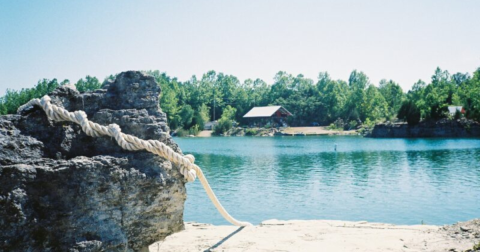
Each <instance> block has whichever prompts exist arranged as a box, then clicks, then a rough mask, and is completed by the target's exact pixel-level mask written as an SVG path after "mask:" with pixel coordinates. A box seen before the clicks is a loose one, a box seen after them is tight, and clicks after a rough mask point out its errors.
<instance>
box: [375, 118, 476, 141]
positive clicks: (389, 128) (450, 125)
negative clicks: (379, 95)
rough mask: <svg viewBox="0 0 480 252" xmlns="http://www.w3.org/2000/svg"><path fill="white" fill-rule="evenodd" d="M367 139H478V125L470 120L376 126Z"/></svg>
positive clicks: (443, 120) (444, 120)
mask: <svg viewBox="0 0 480 252" xmlns="http://www.w3.org/2000/svg"><path fill="white" fill-rule="evenodd" d="M367 136H368V137H377V138H382V137H383V138H387V137H393V138H395V137H397V138H414V137H480V123H478V122H474V121H471V120H466V119H460V120H448V119H442V120H439V121H437V122H433V121H428V122H421V123H420V124H418V125H415V126H409V125H408V124H406V123H395V124H377V125H375V127H374V128H373V130H372V132H371V133H370V134H368V135H367Z"/></svg>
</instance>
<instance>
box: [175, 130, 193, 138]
mask: <svg viewBox="0 0 480 252" xmlns="http://www.w3.org/2000/svg"><path fill="white" fill-rule="evenodd" d="M176 133H177V136H179V137H186V136H188V135H190V132H189V131H188V130H186V129H178V130H177V131H176Z"/></svg>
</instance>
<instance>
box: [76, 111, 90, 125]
mask: <svg viewBox="0 0 480 252" xmlns="http://www.w3.org/2000/svg"><path fill="white" fill-rule="evenodd" d="M73 113H74V114H75V118H76V119H77V121H78V123H80V124H81V123H82V122H83V121H84V120H85V119H86V118H87V113H85V112H83V111H81V110H77V111H75V112H73Z"/></svg>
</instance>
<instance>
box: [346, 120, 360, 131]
mask: <svg viewBox="0 0 480 252" xmlns="http://www.w3.org/2000/svg"><path fill="white" fill-rule="evenodd" d="M357 126H358V122H357V121H355V120H351V121H350V122H348V129H347V130H351V129H355V128H356V127H357Z"/></svg>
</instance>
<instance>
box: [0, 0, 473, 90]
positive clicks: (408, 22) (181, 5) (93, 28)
mask: <svg viewBox="0 0 480 252" xmlns="http://www.w3.org/2000/svg"><path fill="white" fill-rule="evenodd" d="M479 10H480V1H479V0H462V1H454V0H451V1H446V0H411V1H410V0H403V1H388V0H376V1H358V0H340V1H338V0H336V1H307V0H297V1H280V0H277V1H263V0H255V1H253V0H252V1H228V0H224V1H206V0H197V1H173V0H171V1H53V0H49V1H8V0H0V86H1V88H0V95H3V94H4V93H5V91H6V89H7V88H13V89H20V88H24V87H32V86H33V85H34V84H36V83H37V81H38V80H39V79H42V78H49V79H51V78H57V79H59V80H63V79H70V80H71V81H72V82H73V81H77V80H78V79H79V78H82V77H84V76H85V75H87V74H88V75H93V76H97V77H99V78H100V79H101V80H103V78H104V77H105V76H107V75H109V74H114V73H118V72H121V71H125V70H148V69H158V70H160V71H162V72H163V71H164V72H167V74H169V75H170V76H176V77H178V78H179V79H180V80H182V81H183V80H188V79H189V78H190V77H191V76H192V75H194V74H195V75H197V76H201V74H203V73H205V72H206V71H208V70H211V69H213V70H216V71H217V72H224V73H227V74H233V75H235V76H237V77H239V78H240V80H241V81H243V80H244V79H246V78H252V79H254V78H261V79H263V80H265V81H267V82H268V83H272V79H273V76H274V75H275V73H276V72H278V71H279V70H284V71H287V72H289V73H291V74H294V75H297V74H299V73H302V74H304V75H305V76H306V77H308V78H312V79H314V80H316V79H317V75H318V73H319V72H320V71H328V72H329V73H330V74H331V76H332V77H333V78H334V79H344V80H347V79H348V76H349V74H350V72H351V71H352V70H353V69H358V70H361V71H364V72H365V73H366V74H367V75H368V76H369V77H370V80H371V81H372V83H374V84H376V85H378V82H379V81H380V79H382V78H386V79H393V80H394V81H396V82H398V83H400V85H401V86H402V87H403V88H404V90H407V89H410V87H411V86H412V84H413V83H414V82H415V81H417V80H418V79H423V80H425V81H429V80H430V77H431V75H432V74H433V72H434V70H435V68H436V67H437V66H440V67H441V68H442V69H447V70H449V71H450V72H452V73H453V72H469V73H471V72H473V71H474V70H475V69H476V68H477V67H480V15H478V11H479Z"/></svg>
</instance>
